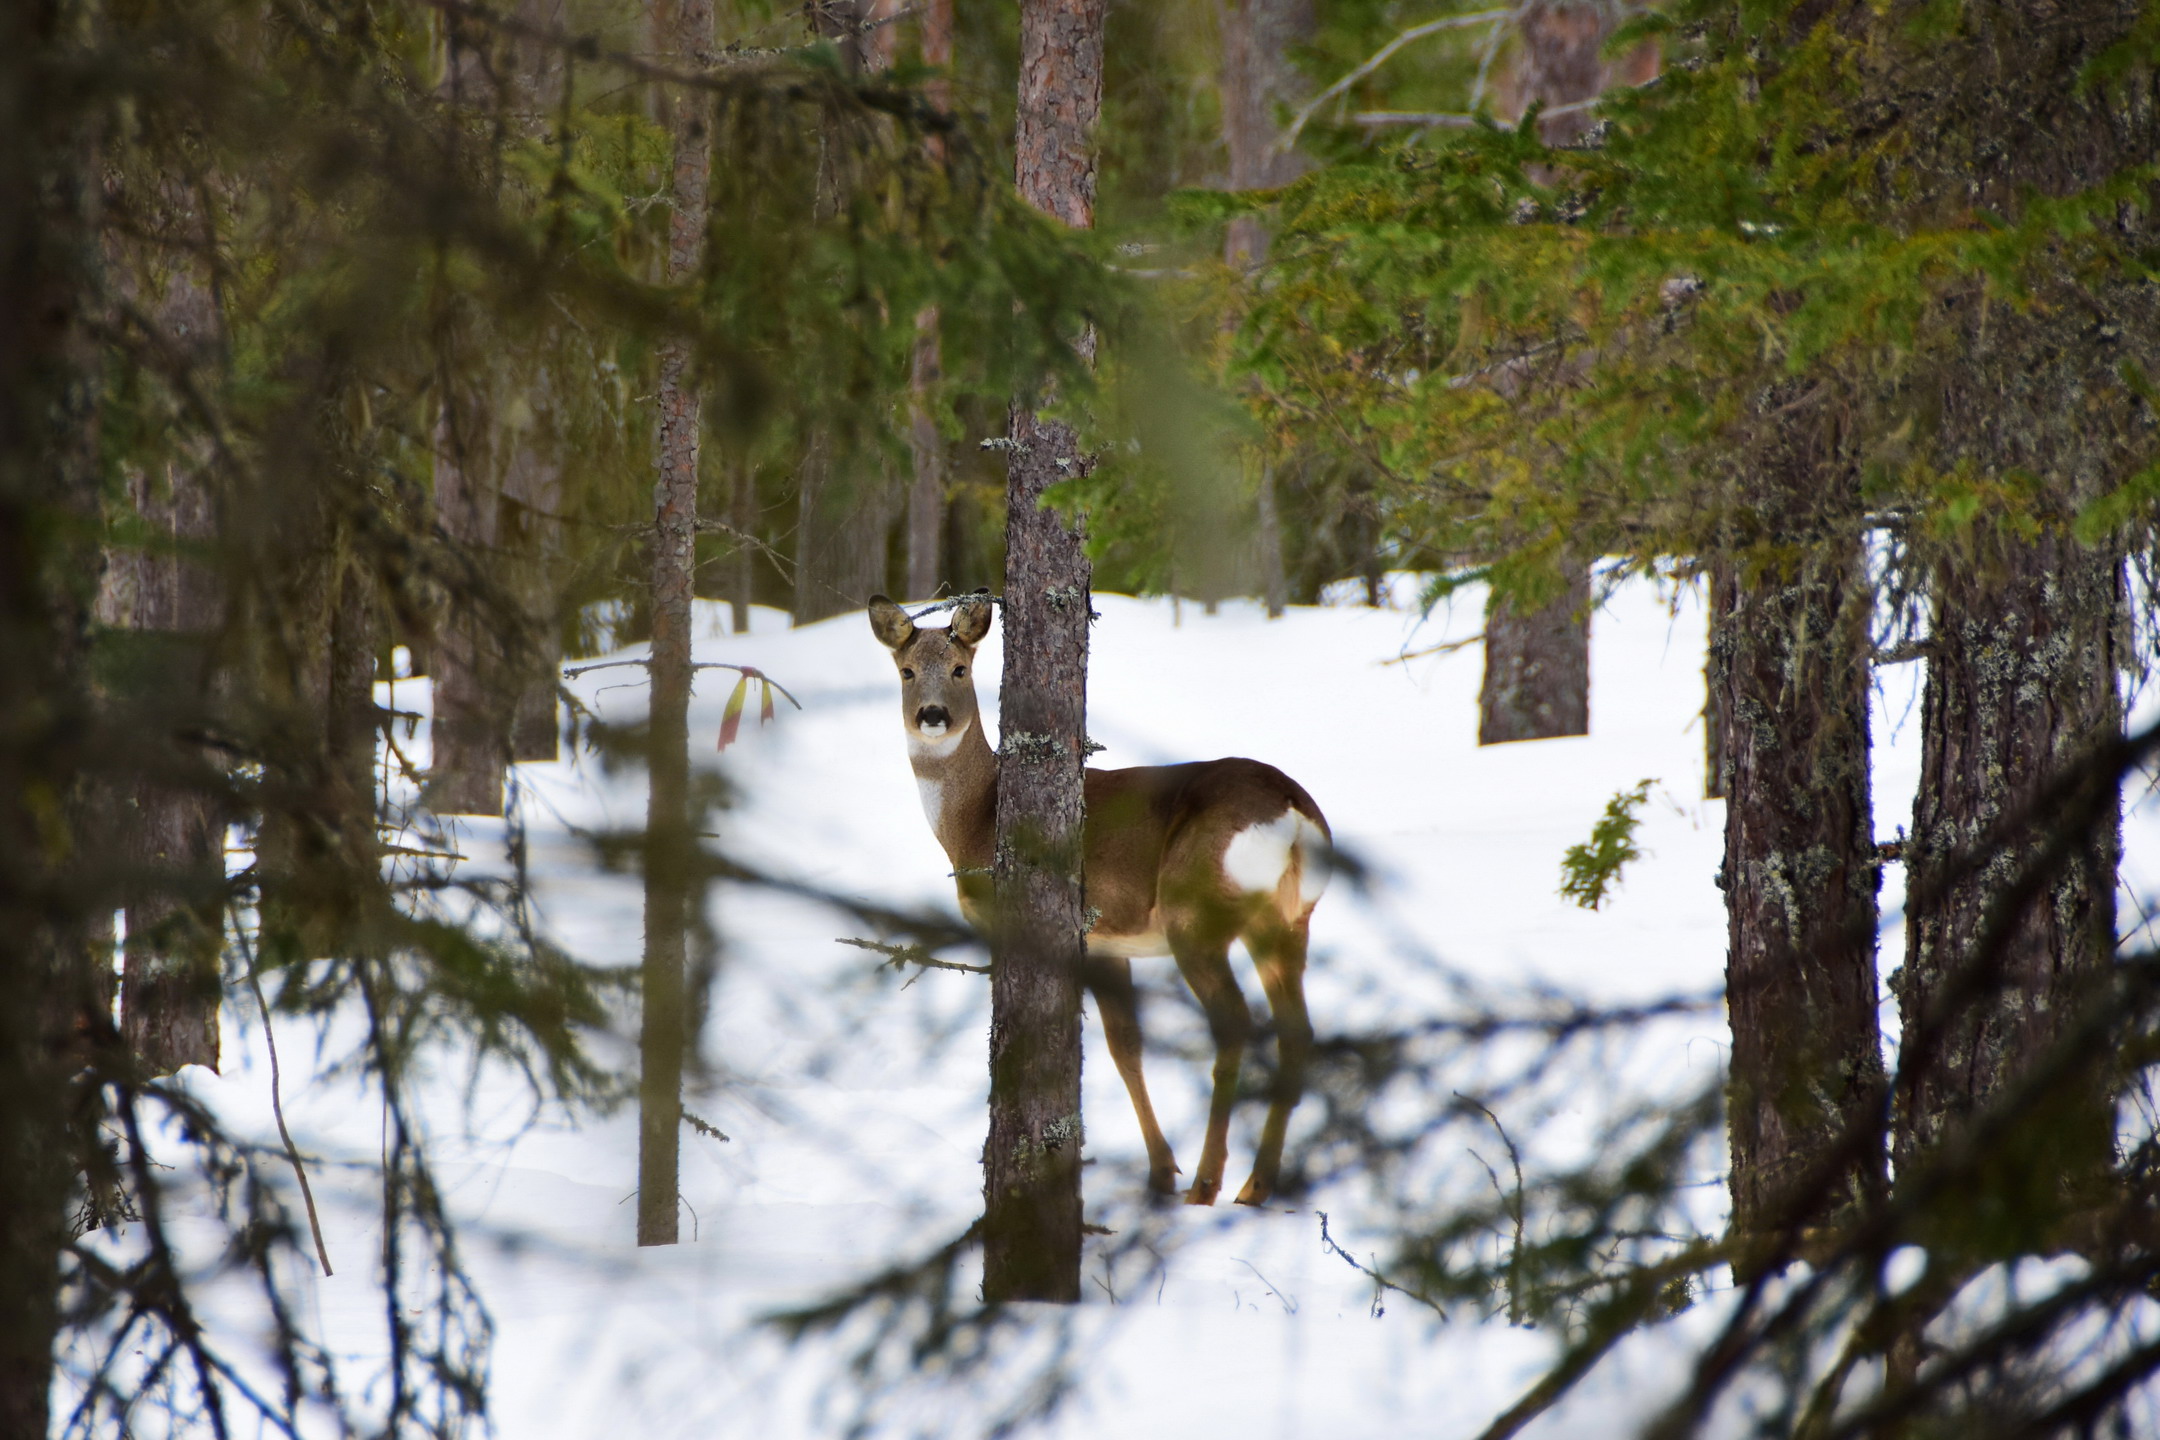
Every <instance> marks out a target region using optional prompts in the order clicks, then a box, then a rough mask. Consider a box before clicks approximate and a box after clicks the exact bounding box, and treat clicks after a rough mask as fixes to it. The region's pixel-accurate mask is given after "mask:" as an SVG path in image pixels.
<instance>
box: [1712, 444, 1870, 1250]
mask: <svg viewBox="0 0 2160 1440" xmlns="http://www.w3.org/2000/svg"><path fill="white" fill-rule="evenodd" d="M1754 485H1755V488H1754V491H1753V493H1752V494H1751V495H1750V497H1749V500H1750V503H1751V506H1752V508H1753V509H1754V511H1755V513H1756V516H1757V517H1758V518H1759V520H1760V521H1761V523H1762V524H1763V526H1764V527H1765V528H1766V529H1767V531H1768V534H1767V536H1766V537H1765V538H1766V539H1767V540H1768V541H1769V542H1770V545H1771V546H1773V547H1774V550H1773V554H1772V558H1770V559H1769V560H1758V559H1757V557H1753V556H1751V557H1746V558H1745V559H1739V558H1736V559H1734V560H1731V561H1721V562H1720V566H1721V571H1722V573H1721V577H1720V578H1721V583H1719V584H1717V585H1715V586H1714V589H1713V595H1714V600H1715V603H1716V605H1717V606H1718V611H1717V613H1716V614H1714V616H1713V618H1712V622H1711V624H1712V628H1711V634H1712V637H1713V640H1712V644H1713V646H1714V655H1713V660H1712V666H1711V668H1712V672H1713V674H1714V675H1715V676H1716V677H1717V680H1718V683H1719V692H1720V693H1719V695H1718V697H1717V703H1716V705H1715V707H1714V708H1715V710H1716V712H1717V714H1718V715H1719V719H1720V728H1721V731H1722V737H1721V745H1720V746H1719V748H1720V749H1721V750H1722V752H1723V755H1724V756H1725V768H1726V777H1727V778H1726V788H1727V796H1726V812H1725V815H1726V819H1725V858H1724V864H1723V866H1722V867H1721V868H1720V870H1719V884H1720V885H1721V886H1722V887H1723V888H1724V891H1725V913H1726V927H1727V940H1728V950H1727V956H1726V970H1725V987H1726V1006H1727V1009H1728V1011H1729V1013H1730V1017H1731V1023H1732V1036H1733V1049H1732V1060H1731V1070H1730V1075H1729V1079H1728V1087H1727V1092H1726V1120H1727V1125H1728V1127H1729V1130H1730V1136H1731V1142H1732V1179H1731V1185H1732V1207H1733V1208H1732V1229H1733V1234H1734V1236H1735V1238H1736V1239H1737V1240H1739V1241H1740V1242H1741V1249H1740V1254H1739V1258H1736V1260H1735V1262H1734V1264H1735V1270H1736V1273H1738V1274H1741V1275H1746V1274H1748V1273H1750V1272H1751V1270H1752V1268H1753V1267H1754V1266H1755V1265H1756V1264H1758V1263H1759V1261H1758V1260H1757V1259H1755V1258H1752V1257H1750V1255H1749V1253H1748V1252H1749V1251H1750V1249H1758V1250H1759V1248H1760V1247H1762V1246H1764V1245H1767V1244H1769V1243H1770V1242H1772V1241H1774V1240H1775V1239H1776V1237H1777V1236H1779V1235H1780V1234H1781V1233H1788V1232H1792V1233H1797V1234H1799V1236H1800V1238H1802V1239H1803V1240H1804V1239H1805V1238H1806V1236H1805V1231H1806V1230H1807V1229H1809V1228H1813V1227H1819V1226H1821V1225H1823V1224H1825V1223H1829V1222H1832V1221H1835V1220H1837V1219H1838V1218H1840V1217H1842V1216H1844V1215H1846V1214H1849V1213H1850V1212H1851V1211H1852V1209H1853V1208H1854V1207H1856V1206H1858V1205H1860V1204H1862V1203H1864V1202H1868V1201H1872V1200H1875V1199H1878V1198H1880V1196H1881V1194H1882V1192H1883V1189H1884V1184H1885V1177H1884V1173H1883V1167H1882V1154H1881V1149H1880V1147H1879V1146H1873V1147H1868V1148H1866V1149H1864V1150H1862V1151H1860V1152H1858V1153H1856V1155H1855V1156H1853V1157H1852V1158H1849V1159H1847V1160H1846V1161H1844V1162H1843V1163H1842V1164H1838V1165H1836V1166H1835V1167H1834V1168H1833V1167H1832V1164H1831V1159H1830V1157H1831V1154H1832V1151H1833V1150H1834V1149H1835V1147H1836V1146H1837V1144H1838V1142H1839V1140H1840V1138H1841V1136H1842V1135H1843V1133H1844V1132H1845V1131H1846V1130H1847V1128H1848V1127H1850V1126H1853V1125H1855V1124H1858V1123H1861V1122H1863V1121H1865V1120H1866V1119H1868V1117H1870V1116H1871V1115H1872V1114H1873V1113H1874V1112H1875V1111H1877V1110H1879V1108H1880V1107H1881V1104H1882V1100H1883V1095H1884V1085H1885V1082H1884V1078H1883V1068H1882V1051H1881V1041H1880V1037H1879V1035H1878V1033H1877V1023H1876V1006H1877V990H1876V978H1875V928H1876V920H1877V905H1876V892H1877V890H1878V888H1879V885H1880V871H1879V869H1878V867H1877V864H1876V857H1875V844H1874V828H1873V826H1874V819H1873V811H1872V809H1871V801H1870V788H1869V768H1868V767H1869V733H1868V675H1869V669H1868V657H1869V653H1870V650H1869V645H1870V632H1869V623H1868V622H1869V618H1870V605H1871V598H1872V591H1871V590H1870V588H1869V586H1868V583H1867V576H1866V574H1865V571H1864V569H1863V566H1862V557H1861V551H1860V543H1859V538H1858V536H1859V529H1858V519H1859V515H1858V511H1859V505H1858V497H1857V494H1856V493H1855V492H1853V491H1852V489H1851V485H1850V482H1849V480H1848V481H1846V482H1845V483H1843V484H1840V483H1838V477H1837V476H1835V475H1832V474H1826V473H1825V470H1824V468H1823V467H1821V466H1818V465H1811V464H1807V463H1805V461H1804V458H1803V457H1798V456H1784V457H1779V458H1778V459H1777V460H1775V461H1774V462H1773V463H1771V464H1769V465H1767V466H1765V467H1764V468H1763V469H1762V470H1761V471H1760V472H1759V473H1758V475H1757V477H1756V479H1755V481H1754ZM1826 501H1827V503H1825V502H1826ZM1795 554H1797V558H1789V557H1793V556H1795ZM1754 564H1759V565H1760V566H1761V567H1762V568H1760V569H1748V570H1746V571H1745V572H1744V573H1743V571H1742V570H1741V568H1740V567H1743V566H1749V565H1754Z"/></svg>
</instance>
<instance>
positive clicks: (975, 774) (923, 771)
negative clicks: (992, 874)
mask: <svg viewBox="0 0 2160 1440" xmlns="http://www.w3.org/2000/svg"><path fill="white" fill-rule="evenodd" d="M908 762H909V764H910V765H912V766H913V767H914V770H915V786H916V789H917V790H919V791H920V792H921V794H922V806H923V815H924V816H925V818H927V819H928V820H929V821H930V829H931V831H932V832H933V833H935V834H936V836H937V838H938V844H940V845H942V846H944V847H945V855H946V858H948V859H950V860H951V861H952V863H953V868H954V869H955V870H969V869H985V868H987V867H988V866H989V864H990V861H991V857H992V855H993V853H994V850H995V845H996V838H995V837H996V830H997V753H996V752H995V751H993V750H992V749H991V748H990V742H989V741H988V740H985V739H984V738H983V733H982V722H981V718H980V716H977V717H976V718H975V719H972V720H970V721H969V722H968V726H967V729H966V730H964V731H962V732H961V733H959V734H958V735H950V736H947V737H946V738H944V739H942V740H925V739H923V738H922V737H921V736H918V735H910V736H909V737H908Z"/></svg>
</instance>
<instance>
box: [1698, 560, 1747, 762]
mask: <svg viewBox="0 0 2160 1440" xmlns="http://www.w3.org/2000/svg"><path fill="white" fill-rule="evenodd" d="M1738 583H1739V582H1738V581H1737V580H1736V579H1735V578H1734V575H1733V567H1732V562H1731V561H1730V560H1726V559H1717V558H1713V559H1712V560H1711V562H1710V574H1709V580H1708V585H1707V588H1708V590H1709V616H1708V630H1709V636H1708V639H1709V643H1708V645H1707V646H1706V647H1705V653H1704V655H1703V708H1702V722H1703V792H1702V793H1703V799H1705V800H1722V799H1724V798H1725V791H1726V788H1727V785H1728V782H1729V779H1730V771H1731V768H1732V762H1731V761H1730V760H1729V759H1728V758H1727V757H1726V754H1725V662H1724V660H1723V659H1722V658H1721V657H1722V656H1724V655H1725V654H1727V653H1729V652H1730V650H1731V647H1732V641H1731V639H1730V638H1729V637H1727V636H1726V635H1725V633H1724V625H1725V617H1726V616H1728V615H1730V614H1732V612H1733V604H1734V602H1735V600H1736V599H1737V598H1738V596H1737V595H1736V593H1735V587H1736V586H1737V585H1738Z"/></svg>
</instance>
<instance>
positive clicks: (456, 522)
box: [425, 394, 515, 815]
mask: <svg viewBox="0 0 2160 1440" xmlns="http://www.w3.org/2000/svg"><path fill="white" fill-rule="evenodd" d="M478 408H479V407H478V406H477V404H475V403H473V402H471V401H470V400H468V399H467V398H466V397H464V396H452V395H448V394H446V395H444V396H443V397H442V410H441V412H440V414H439V416H438V418H437V420H436V424H435V514H436V518H437V520H438V522H439V523H440V524H441V525H442V528H443V533H444V534H446V535H448V536H449V537H450V538H451V539H452V540H453V541H455V542H457V543H458V544H459V545H460V546H462V547H463V548H464V549H465V550H466V551H467V553H469V554H471V555H473V556H475V557H486V558H487V559H488V560H489V561H491V562H492V561H493V560H494V559H495V558H496V557H497V556H498V555H499V554H500V552H501V548H502V497H501V496H500V495H499V494H498V493H497V492H496V489H495V486H494V485H492V484H491V483H489V481H488V478H487V476H488V472H489V469H490V463H489V459H488V456H487V454H486V451H485V449H484V448H483V446H482V444H481V440H480V433H481V430H482V424H481V422H480V419H479V414H478ZM428 663H429V666H430V678H431V679H432V680H433V682H434V717H433V718H432V719H431V720H430V721H429V722H428V743H429V748H430V750H431V752H432V755H431V758H430V760H429V764H428V782H427V792H426V796H425V800H426V803H427V806H428V808H429V809H431V810H433V811H435V812H436V813H437V814H440V815H500V814H502V793H503V772H504V771H505V770H506V769H508V767H509V764H510V743H509V741H510V733H509V732H510V715H509V710H510V703H511V700H512V697H513V696H514V693H515V692H514V691H513V690H512V687H511V684H510V677H509V675H508V673H507V667H506V666H505V665H504V664H503V655H502V645H501V641H500V639H499V637H498V636H497V635H496V634H495V630H494V626H493V623H492V619H491V617H490V616H489V615H488V613H487V611H486V609H485V608H484V607H482V606H479V605H476V604H474V603H472V597H471V596H469V595H463V596H452V597H451V600H450V603H449V604H448V605H447V606H446V607H445V608H444V612H443V617H442V622H441V625H440V627H439V629H438V631H437V634H436V643H435V653H434V654H433V655H432V656H430V657H429V662H428Z"/></svg>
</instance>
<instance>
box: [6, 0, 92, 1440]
mask: <svg viewBox="0 0 2160 1440" xmlns="http://www.w3.org/2000/svg"><path fill="white" fill-rule="evenodd" d="M77 9H78V7H76V6H75V5H72V4H69V3H66V0H33V3H28V4H19V5H11V6H5V7H0V135H5V136H6V137H7V142H6V143H5V144H0V674H4V675H5V676H6V677H7V683H5V684H0V1436H4V1437H6V1440H42V1437H44V1436H45V1435H46V1434H47V1433H49V1430H50V1421H51V1416H50V1410H49V1404H50V1396H51V1393H52V1379H53V1346H54V1343H55V1340H56V1338H57V1335H58V1333H59V1323H60V1256H61V1251H62V1248H63V1246H64V1245H65V1244H66V1242H67V1226H66V1216H65V1209H66V1204H67V1195H68V1185H69V1180H70V1177H71V1175H73V1174H74V1173H75V1170H76V1157H75V1154H74V1153H73V1145H74V1144H75V1142H76V1139H77V1137H76V1136H75V1135H74V1134H73V1133H72V1131H71V1126H70V1119H69V1117H70V1115H71V1112H72V1111H73V1109H74V1107H73V1106H72V1105H71V1103H70V1086H69V1077H70V1076H71V1075H72V1074H73V1073H74V1071H75V1070H76V1069H77V1068H78V1063H79V1057H77V1056H74V1055H71V1054H70V1043H69V1042H70V1041H71V1040H72V1039H73V1031H74V1028H75V1024H76V1022H78V1021H80V1022H81V1023H83V1024H84V1025H93V1024H95V1023H96V1021H97V1019H98V1011H97V1009H96V1001H97V994H96V990H95V987H94V986H93V985H91V984H90V983H89V982H90V967H89V966H88V965H87V964H85V963H84V954H83V947H82V944H81V939H82V934H83V932H84V930H85V929H86V928H87V926H86V921H87V919H88V917H89V916H90V915H91V914H92V913H94V912H95V911H96V910H97V909H99V908H100V907H101V905H102V901H100V900H99V899H98V897H96V896H95V895H94V894H88V893H84V891H82V890H77V889H70V888H68V887H66V886H63V885H62V884H61V883H60V882H61V881H62V880H64V879H67V878H69V877H67V876H65V875H63V874H61V873H58V872H57V870H56V866H55V861H56V860H59V861H60V864H62V865H65V863H66V862H65V861H64V860H60V857H61V856H62V855H64V853H65V846H66V842H65V839H64V837H55V835H54V833H53V831H54V822H55V818H56V817H55V809H56V807H55V806H54V804H53V801H54V800H55V799H59V800H60V801H61V802H62V803H63V805H72V804H73V803H74V802H75V801H76V800H77V798H78V797H79V796H80V795H81V794H82V792H83V789H84V787H85V777H84V774H83V767H84V764H85V751H84V749H83V748H82V747H81V745H80V744H79V742H80V741H81V740H82V739H84V738H85V737H84V734H83V731H84V729H85V727H86V724H87V721H88V718H89V687H88V684H87V677H86V674H85V663H86V658H87V657H86V653H85V649H86V647H85V636H86V629H87V620H88V615H87V611H88V608H89V605H90V603H91V600H92V595H91V593H90V591H89V587H86V586H85V585H84V584H83V579H84V577H85V576H88V577H91V578H92V580H93V581H94V578H95V576H96V575H97V568H98V556H97V553H96V550H95V548H94V546H92V545H90V544H87V543H85V541H84V539H83V538H82V537H88V536H92V535H95V534H96V533H97V525H96V516H97V508H98V469H97V447H96V443H95V438H94V437H95V433H96V432H95V424H96V411H95V404H96V396H97V394H98V386H97V384H96V379H95V377H96V374H97V366H96V356H95V353H94V350H93V347H92V344H91V342H90V340H89V336H88V320H89V317H88V315H87V314H86V310H87V297H88V296H89V295H90V294H91V290H92V281H93V278H94V267H95V265H96V243H95V238H94V236H95V224H94V219H95V212H94V206H95V204H96V198H97V183H96V177H97V168H96V163H95V156H96V146H95V140H94V126H93V123H92V122H93V120H94V118H95V113H96V112H95V111H94V110H93V109H92V107H93V106H96V105H99V104H101V103H103V102H102V100H101V99H100V98H98V97H96V96H94V95H93V93H92V92H91V91H88V90H85V89H84V88H83V87H82V86H81V85H79V84H78V83H76V81H75V80H74V79H73V78H72V77H74V76H76V75H77V74H79V73H80V67H81V66H82V65H83V64H84V63H85V59H86V57H85V56H83V55H81V54H77V53H75V52H74V45H73V43H72V41H73V39H74V36H75V34H76V27H77V25H78V23H79V21H80V16H79V15H78V14H77V13H76V11H77ZM60 818H62V819H63V821H64V820H65V819H66V818H68V817H66V816H64V815H63V816H62V817H60ZM56 838H59V843H58V844H56V843H55V841H56ZM74 868H76V869H78V870H79V869H80V867H79V866H77V867H74ZM73 878H74V880H75V881H76V882H77V883H78V884H80V883H81V882H82V881H83V880H84V879H85V877H83V876H82V875H80V874H77V875H76V876H74V877H73ZM107 1028H109V1026H108V1027H107Z"/></svg>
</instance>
